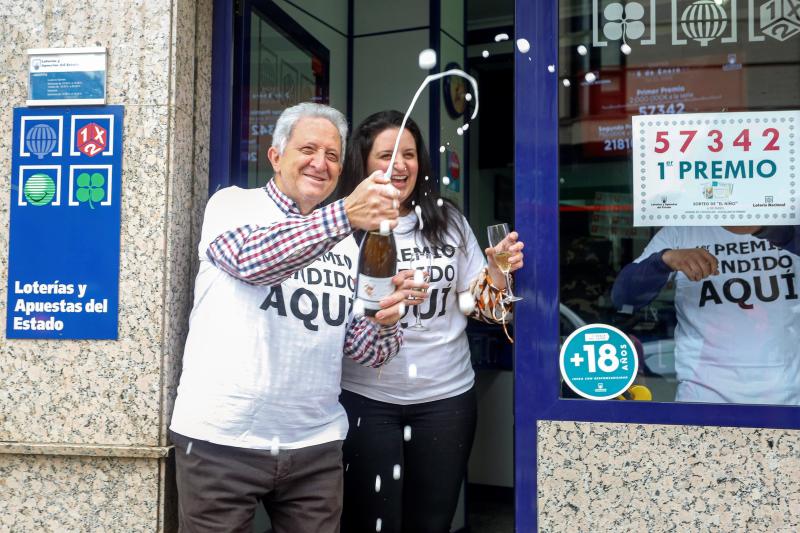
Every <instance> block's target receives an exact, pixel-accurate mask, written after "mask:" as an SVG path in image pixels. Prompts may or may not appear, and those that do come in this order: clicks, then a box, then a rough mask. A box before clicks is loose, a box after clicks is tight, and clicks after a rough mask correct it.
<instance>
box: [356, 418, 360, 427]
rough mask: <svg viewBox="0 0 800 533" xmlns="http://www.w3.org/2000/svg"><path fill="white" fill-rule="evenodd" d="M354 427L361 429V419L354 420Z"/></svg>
mask: <svg viewBox="0 0 800 533" xmlns="http://www.w3.org/2000/svg"><path fill="white" fill-rule="evenodd" d="M356 427H361V417H360V416H359V417H358V420H356Z"/></svg>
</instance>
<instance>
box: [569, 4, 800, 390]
mask: <svg viewBox="0 0 800 533" xmlns="http://www.w3.org/2000/svg"><path fill="white" fill-rule="evenodd" d="M773 4H776V3H775V2H766V1H754V2H749V3H747V2H738V3H737V2H715V1H710V0H698V1H689V0H686V1H682V0H641V1H630V2H612V1H606V0H599V1H597V2H592V3H587V2H579V1H568V2H560V4H559V5H560V33H561V39H560V42H561V48H560V51H559V72H558V76H559V79H560V80H561V85H560V86H559V91H560V93H559V120H560V132H559V137H560V139H559V142H560V151H559V152H560V164H559V245H560V274H561V283H560V291H561V335H562V338H563V337H566V336H567V335H569V333H571V332H572V331H574V330H575V329H577V328H578V327H580V326H581V325H584V324H586V323H592V322H601V323H606V324H610V325H613V326H615V327H618V328H619V329H621V330H622V331H624V332H625V333H626V334H628V335H629V336H631V337H632V338H633V339H634V342H635V343H636V344H637V349H638V351H639V360H640V361H639V362H640V375H639V377H638V378H637V383H638V384H641V385H646V386H647V387H648V388H649V389H651V391H652V393H653V399H654V400H656V401H673V400H676V399H677V400H678V401H692V402H733V403H775V404H800V348H799V347H800V342H798V341H800V339H799V338H798V330H799V329H800V326H797V324H800V320H798V318H800V317H798V314H797V311H798V310H800V307H798V305H800V301H799V300H798V289H797V275H796V273H797V261H800V259H798V258H797V257H796V256H795V255H794V253H795V252H796V250H793V249H791V247H790V246H787V245H785V244H784V242H785V241H784V242H781V239H779V238H777V237H776V238H767V239H762V238H760V236H761V234H758V235H753V233H755V232H757V231H758V230H759V229H761V228H760V227H750V228H728V229H725V228H723V227H720V226H713V227H703V228H698V227H670V228H664V229H661V230H660V231H659V228H657V227H634V226H633V217H632V204H633V201H634V199H636V198H637V197H638V195H639V192H640V191H639V190H636V189H634V188H633V187H632V172H633V168H632V147H633V145H634V144H635V142H636V141H637V140H636V139H632V138H631V132H632V126H631V117H632V116H636V115H653V116H654V118H657V117H655V116H660V115H661V116H663V115H670V116H674V115H683V114H687V113H720V114H721V113H729V112H737V111H771V110H786V109H797V108H798V107H800V68H798V66H800V65H798V63H800V27H797V28H796V29H792V28H793V27H794V26H795V24H794V23H793V22H792V21H791V20H789V19H787V18H786V17H783V18H781V16H780V14H779V13H777V12H775V10H774V9H773V10H772V11H771V10H770V7H769V6H770V5H773ZM722 155H723V156H724V152H723V153H722ZM755 156H756V154H754V157H755ZM709 186H710V187H711V189H712V192H711V193H710V195H711V199H716V192H717V189H719V190H722V189H724V188H725V187H729V184H723V183H718V184H717V185H714V184H713V183H709ZM720 198H721V196H720ZM698 247H700V248H699V249H700V250H705V252H706V253H705V254H703V253H701V252H698V251H697V250H698ZM665 249H670V250H675V251H677V250H685V251H686V252H681V253H675V252H669V253H666V254H665V253H663V251H664V250H665ZM687 254H688V255H689V256H691V257H689V258H688V259H687V257H686V256H687ZM676 256H677V257H676ZM687 262H688V263H690V264H691V265H692V266H687ZM773 264H774V266H773ZM629 265H630V266H629ZM765 265H766V266H773V267H772V268H770V269H766V268H765ZM693 269H699V271H697V272H696V273H693ZM687 272H688V273H689V274H688V275H687ZM700 276H702V279H699V278H700ZM692 278H698V280H696V281H695V280H693V279H692ZM745 296H747V298H745ZM562 395H563V396H564V397H570V396H571V391H569V390H568V389H565V388H562Z"/></svg>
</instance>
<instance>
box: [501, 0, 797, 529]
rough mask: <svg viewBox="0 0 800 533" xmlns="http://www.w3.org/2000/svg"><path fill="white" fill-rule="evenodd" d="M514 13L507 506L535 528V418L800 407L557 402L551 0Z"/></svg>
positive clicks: (647, 420) (731, 423) (782, 424)
mask: <svg viewBox="0 0 800 533" xmlns="http://www.w3.org/2000/svg"><path fill="white" fill-rule="evenodd" d="M515 16H516V38H526V39H528V41H530V43H531V51H530V53H529V54H528V57H530V58H531V60H530V61H528V59H527V57H526V56H525V55H523V54H517V55H516V64H515V81H514V84H515V87H514V90H515V110H516V111H515V139H516V146H515V168H516V180H515V194H516V221H515V222H516V228H517V229H518V231H519V232H520V234H522V235H524V236H525V238H526V241H527V242H526V245H527V246H526V250H530V251H529V252H528V253H527V256H526V259H525V265H526V267H525V268H524V269H523V270H521V271H520V272H519V273H518V275H517V277H516V280H517V285H518V287H519V289H518V290H517V289H515V291H517V292H519V293H520V294H521V295H522V296H524V298H525V299H524V300H523V301H522V302H520V303H518V304H517V305H518V307H517V310H516V312H515V317H516V343H515V350H516V353H515V370H514V379H515V391H514V420H515V436H514V444H515V469H514V470H515V489H516V491H515V492H516V495H515V508H516V529H517V531H526V532H527V531H535V530H536V525H537V512H536V510H537V484H536V480H537V472H536V464H537V439H536V432H537V424H538V422H539V421H548V420H560V421H575V422H605V423H622V424H672V425H691V426H726V427H747V428H774V429H800V409H798V408H797V407H788V406H786V407H780V406H749V405H718V404H685V403H683V404H682V403H651V402H618V401H604V402H598V401H591V400H579V399H568V400H562V399H559V393H560V389H559V368H558V350H559V317H558V302H559V291H558V287H559V276H558V269H559V264H558V258H559V250H558V87H559V78H558V74H557V73H558V38H559V35H558V1H557V0H516V11H515ZM549 65H553V66H554V67H555V73H551V72H550V71H549V70H548V66H549ZM531 103H535V104H538V105H531Z"/></svg>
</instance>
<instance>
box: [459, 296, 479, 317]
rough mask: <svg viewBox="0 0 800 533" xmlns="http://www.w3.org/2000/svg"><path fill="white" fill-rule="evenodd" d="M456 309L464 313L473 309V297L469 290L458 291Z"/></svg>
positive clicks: (466, 313)
mask: <svg viewBox="0 0 800 533" xmlns="http://www.w3.org/2000/svg"><path fill="white" fill-rule="evenodd" d="M458 309H459V310H460V311H461V312H462V313H464V314H465V315H469V314H471V313H472V311H473V310H474V309H475V298H474V297H473V296H472V293H471V292H470V291H464V292H460V293H458Z"/></svg>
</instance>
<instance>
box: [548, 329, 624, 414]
mask: <svg viewBox="0 0 800 533" xmlns="http://www.w3.org/2000/svg"><path fill="white" fill-rule="evenodd" d="M559 365H560V366H561V376H562V377H563V378H564V381H565V382H566V383H567V385H569V388H571V389H572V390H574V391H575V392H576V393H577V394H579V395H581V396H583V397H584V398H588V399H590V400H607V399H609V398H616V397H617V396H619V395H620V394H622V393H623V392H624V391H625V390H627V389H628V387H630V385H631V383H633V379H634V378H635V377H636V372H637V371H638V369H639V366H638V365H639V360H638V358H637V357H636V350H635V349H634V347H633V343H632V342H631V340H630V339H629V338H628V336H627V335H625V334H624V333H622V332H621V331H620V330H618V329H617V328H615V327H612V326H607V325H605V324H589V325H587V326H583V327H581V328H578V329H577V330H576V331H574V332H573V333H572V335H570V336H569V337H567V340H566V341H565V342H564V345H563V346H562V347H561V355H560V357H559Z"/></svg>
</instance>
